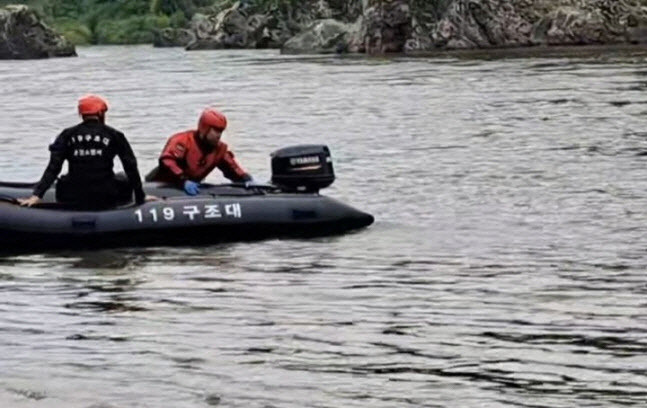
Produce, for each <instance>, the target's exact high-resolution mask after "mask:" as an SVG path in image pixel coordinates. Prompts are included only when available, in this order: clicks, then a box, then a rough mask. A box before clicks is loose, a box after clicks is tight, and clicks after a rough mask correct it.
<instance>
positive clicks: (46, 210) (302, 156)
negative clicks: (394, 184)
mask: <svg viewBox="0 0 647 408" xmlns="http://www.w3.org/2000/svg"><path fill="white" fill-rule="evenodd" d="M334 178H335V176H334V172H333V167H332V160H331V157H330V152H329V150H328V148H327V147H326V146H320V145H302V146H294V147H289V148H285V149H281V150H278V151H276V152H274V153H272V183H271V184H267V185H257V186H251V187H246V186H245V185H243V184H223V185H211V184H203V185H201V189H200V194H199V195H196V196H187V195H186V194H185V193H184V191H183V190H181V189H179V188H177V187H176V186H173V185H169V184H163V183H145V184H144V190H145V191H146V194H148V195H154V196H156V197H158V198H159V200H157V201H151V202H147V203H145V204H142V205H135V204H134V203H133V201H132V194H129V196H126V197H125V200H124V201H125V202H124V203H123V205H120V206H119V207H117V208H114V209H109V210H102V211H82V210H79V209H75V208H73V207H69V206H68V205H65V204H63V203H59V202H57V201H56V191H55V189H54V188H51V189H50V190H49V191H48V192H47V193H46V195H45V196H44V197H43V200H42V202H41V203H39V204H37V205H36V206H34V207H29V208H28V207H21V206H19V205H17V200H16V199H17V198H21V197H29V196H30V195H31V193H32V190H33V188H34V185H35V183H13V182H0V251H4V252H6V251H29V250H34V249H84V248H106V247H126V246H157V245H193V244H212V243H218V242H228V241H241V240H258V239H264V238H272V237H314V236H323V235H331V234H339V233H343V232H347V231H350V230H355V229H359V228H362V227H366V226H368V225H370V224H371V223H373V216H371V215H370V214H367V213H365V212H362V211H360V210H357V209H355V208H353V207H351V206H349V205H346V204H344V203H341V202H339V201H337V200H335V199H333V198H329V197H326V196H323V195H321V194H319V190H320V189H322V188H325V187H327V186H329V185H330V184H332V182H333V181H334Z"/></svg>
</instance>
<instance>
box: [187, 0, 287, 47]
mask: <svg viewBox="0 0 647 408" xmlns="http://www.w3.org/2000/svg"><path fill="white" fill-rule="evenodd" d="M189 30H190V31H191V32H192V33H193V35H194V37H195V39H194V40H193V41H191V42H190V43H189V44H188V45H187V50H204V49H222V48H279V47H281V45H282V44H283V43H284V42H285V41H287V40H288V38H290V37H291V36H292V34H291V32H290V30H289V29H288V27H287V23H286V22H284V21H281V20H279V19H277V18H276V16H274V15H271V14H262V13H255V12H254V10H253V9H249V8H241V7H240V3H235V4H234V5H233V6H232V7H230V8H228V9H225V10H222V11H221V12H220V13H218V14H216V15H203V14H196V15H194V16H193V18H192V20H191V27H190V29H189Z"/></svg>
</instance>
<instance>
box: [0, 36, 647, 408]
mask: <svg viewBox="0 0 647 408" xmlns="http://www.w3.org/2000/svg"><path fill="white" fill-rule="evenodd" d="M78 52H79V57H78V58H72V59H52V60H42V61H41V60H39V61H2V62H0V89H1V91H0V140H1V145H2V149H1V152H0V174H1V177H0V179H1V180H3V181H35V180H36V179H38V178H39V177H40V175H41V173H42V171H43V169H44V167H45V165H46V163H47V159H48V151H47V145H48V144H49V143H50V142H51V140H53V138H54V137H55V136H56V135H57V134H58V132H60V131H61V130H62V129H63V128H64V127H68V126H72V125H74V124H76V122H77V120H78V118H77V116H76V112H75V106H76V100H77V98H78V97H79V96H80V95H82V94H84V93H88V92H92V93H98V94H101V95H103V96H105V97H106V98H108V99H109V101H110V104H111V107H110V111H109V112H108V123H109V124H111V125H112V126H114V127H116V128H118V129H120V130H122V131H124V132H125V134H126V136H127V137H128V138H129V140H130V142H131V144H132V146H133V149H134V151H135V153H136V154H137V156H138V160H139V166H140V170H141V172H142V173H145V172H147V171H148V170H149V169H150V168H151V167H153V166H154V165H155V164H156V160H157V155H158V153H159V152H160V150H161V148H162V146H163V144H164V143H165V141H166V138H167V137H168V136H170V135H171V134H173V133H174V132H178V131H181V130H185V129H190V128H192V127H194V126H195V122H196V120H197V117H198V114H199V112H200V111H201V109H202V108H203V107H204V106H206V105H214V106H217V107H219V108H221V109H222V110H223V111H224V112H225V113H226V114H227V115H228V119H229V123H230V127H229V128H228V129H227V131H226V132H225V135H224V138H225V141H226V142H227V143H229V144H230V145H231V146H232V149H233V150H234V151H235V153H236V155H237V158H238V159H239V160H240V162H241V164H242V165H243V166H244V167H245V168H246V169H248V170H249V171H250V172H251V173H252V174H254V175H255V177H256V178H257V179H259V180H267V179H269V177H270V166H269V164H270V162H269V153H270V152H271V151H273V150H275V149H278V148H280V147H285V146H289V145H293V144H302V143H323V144H327V145H328V146H330V148H331V151H332V154H333V158H334V163H335V170H336V173H337V176H338V179H337V181H336V182H335V184H333V186H331V187H330V188H329V189H327V190H325V191H324V194H326V195H329V196H332V197H335V198H337V199H340V200H341V201H344V202H346V203H349V204H351V205H353V206H355V207H357V208H360V209H362V210H364V211H367V212H370V213H372V214H373V215H374V216H375V217H376V222H375V224H374V225H372V226H371V227H370V228H368V229H365V230H361V231H358V232H355V233H351V234H347V235H342V236H336V237H327V238H318V239H307V240H306V239H303V240H298V239H294V240H266V241H259V242H252V243H241V244H227V245H214V246H209V247H188V248H187V247H183V248H143V249H142V248H140V249H116V250H104V251H95V252H87V251H86V252H78V251H64V252H56V253H38V254H31V255H21V256H12V257H4V258H1V259H0V406H2V407H18V408H23V407H39V408H40V407H68V408H70V407H81V408H90V407H93V408H121V407H174V408H184V407H186V408H193V407H213V406H218V407H259V408H265V407H281V408H282V407H286V408H287V407H290V408H291V407H294V408H297V407H318V408H319V407H321V408H323V407H330V408H333V407H334V408H338V407H372V408H382V407H384V408H386V407H452V408H453V407H462V408H464V407H466V408H476V407H479V408H484V407H485V408H490V407H550V408H559V407H627V406H635V407H644V406H645V401H647V274H646V271H647V242H646V241H645V237H646V235H647V127H646V121H645V119H646V115H647V94H646V91H647V52H637V51H626V52H622V53H607V52H604V51H603V50H602V51H600V52H595V53H590V54H586V55H563V56H550V57H544V58H537V57H522V58H497V59H487V58H465V57H464V56H452V55H444V56H439V57H428V58H405V57H392V58H352V57H342V58H340V57H334V56H282V55H280V54H279V53H278V52H276V51H203V52H190V53H187V52H185V51H183V50H181V49H154V48H151V47H148V46H133V47H87V48H80V49H79V50H78ZM209 181H212V182H216V183H218V182H224V180H223V179H222V177H221V176H220V175H219V174H216V173H214V174H213V175H212V176H211V177H210V179H209Z"/></svg>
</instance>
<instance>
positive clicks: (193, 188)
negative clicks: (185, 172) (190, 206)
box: [184, 180, 200, 196]
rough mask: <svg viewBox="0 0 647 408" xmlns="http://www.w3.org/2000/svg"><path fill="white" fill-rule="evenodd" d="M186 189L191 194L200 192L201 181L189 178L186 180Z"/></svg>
mask: <svg viewBox="0 0 647 408" xmlns="http://www.w3.org/2000/svg"><path fill="white" fill-rule="evenodd" d="M184 191H185V192H186V193H187V194H188V195H190V196H194V195H197V194H200V183H196V182H195V181H191V180H187V181H185V182H184Z"/></svg>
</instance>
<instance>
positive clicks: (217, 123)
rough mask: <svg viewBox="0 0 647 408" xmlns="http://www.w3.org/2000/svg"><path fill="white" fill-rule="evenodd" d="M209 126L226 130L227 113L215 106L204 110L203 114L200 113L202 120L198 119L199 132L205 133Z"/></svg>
mask: <svg viewBox="0 0 647 408" xmlns="http://www.w3.org/2000/svg"><path fill="white" fill-rule="evenodd" d="M209 128H216V129H218V130H225V129H226V128H227V118H226V117H225V115H223V114H222V113H221V112H220V111H218V110H216V109H214V108H207V109H205V110H204V111H202V115H200V120H199V121H198V132H199V133H200V134H201V135H205V134H207V133H208V132H209Z"/></svg>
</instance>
